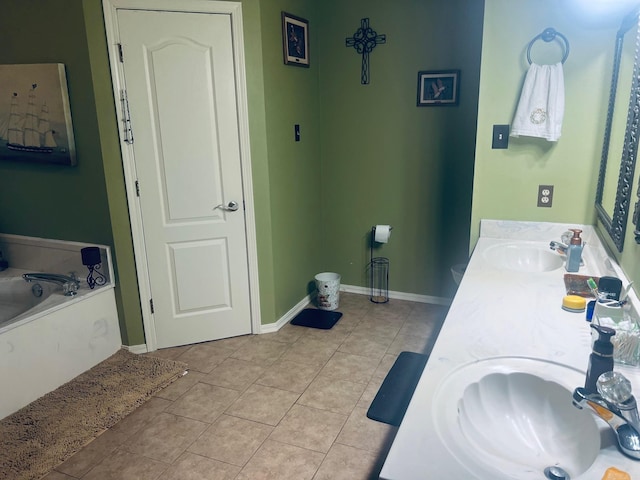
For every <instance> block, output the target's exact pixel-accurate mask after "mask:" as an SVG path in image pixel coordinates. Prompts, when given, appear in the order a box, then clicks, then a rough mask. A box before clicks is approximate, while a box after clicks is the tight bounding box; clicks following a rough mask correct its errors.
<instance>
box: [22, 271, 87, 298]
mask: <svg viewBox="0 0 640 480" xmlns="http://www.w3.org/2000/svg"><path fill="white" fill-rule="evenodd" d="M22 278H24V280H25V281H26V282H48V283H55V284H56V285H60V286H61V287H62V290H63V292H64V294H65V295H66V296H67V297H71V296H73V295H75V294H77V293H78V289H79V288H80V282H79V281H78V279H77V278H76V276H75V275H62V274H59V273H39V272H35V273H25V274H23V275H22Z"/></svg>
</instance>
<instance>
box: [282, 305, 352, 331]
mask: <svg viewBox="0 0 640 480" xmlns="http://www.w3.org/2000/svg"><path fill="white" fill-rule="evenodd" d="M341 316H342V313H340V312H330V311H327V310H320V309H317V308H305V309H304V310H302V311H301V312H300V313H299V314H298V315H296V317H295V318H294V319H293V320H291V325H299V326H301V327H310V328H321V329H323V330H329V329H330V328H332V327H333V326H334V325H335V324H336V322H337V321H338V320H340V317H341Z"/></svg>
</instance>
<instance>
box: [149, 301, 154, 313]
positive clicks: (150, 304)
mask: <svg viewBox="0 0 640 480" xmlns="http://www.w3.org/2000/svg"><path fill="white" fill-rule="evenodd" d="M149 306H151V313H154V312H155V310H154V309H153V298H151V299H149Z"/></svg>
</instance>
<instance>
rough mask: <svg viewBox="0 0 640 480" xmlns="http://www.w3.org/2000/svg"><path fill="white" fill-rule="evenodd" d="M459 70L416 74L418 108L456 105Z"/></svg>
mask: <svg viewBox="0 0 640 480" xmlns="http://www.w3.org/2000/svg"><path fill="white" fill-rule="evenodd" d="M459 92H460V70H440V71H424V72H418V103H417V105H418V107H431V106H443V105H458V97H459Z"/></svg>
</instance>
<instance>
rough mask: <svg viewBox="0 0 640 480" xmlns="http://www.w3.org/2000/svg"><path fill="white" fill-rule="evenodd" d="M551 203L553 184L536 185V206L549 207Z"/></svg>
mask: <svg viewBox="0 0 640 480" xmlns="http://www.w3.org/2000/svg"><path fill="white" fill-rule="evenodd" d="M552 204H553V185H538V206H539V207H547V208H548V207H551V205H552Z"/></svg>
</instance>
